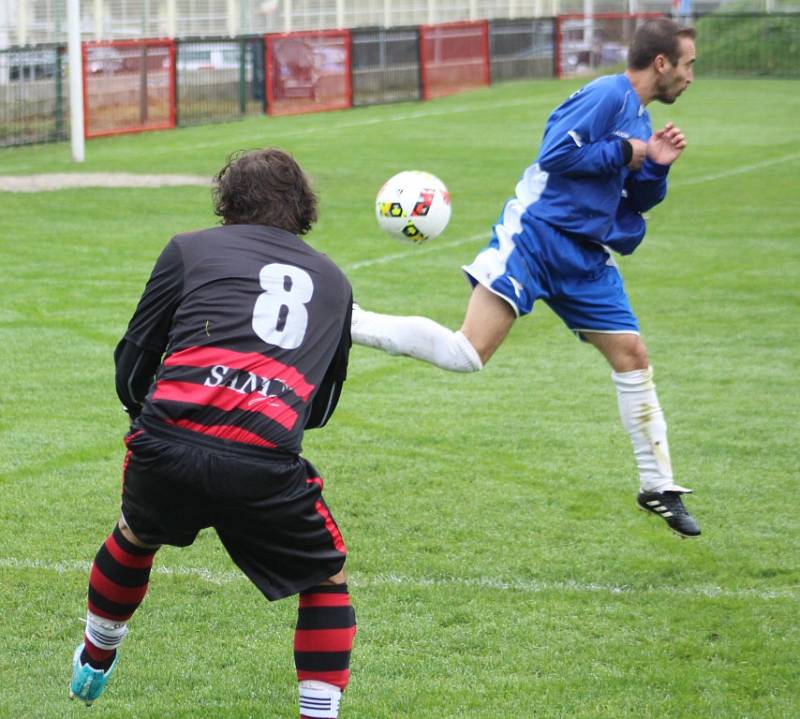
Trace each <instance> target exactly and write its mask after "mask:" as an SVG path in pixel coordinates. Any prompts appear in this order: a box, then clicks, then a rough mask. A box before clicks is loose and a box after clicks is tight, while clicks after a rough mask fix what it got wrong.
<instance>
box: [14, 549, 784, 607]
mask: <svg viewBox="0 0 800 719" xmlns="http://www.w3.org/2000/svg"><path fill="white" fill-rule="evenodd" d="M90 567H91V563H90V562H79V561H74V560H65V561H56V562H54V561H45V560H41V559H17V558H15V557H4V558H0V569H25V570H32V571H43V572H55V573H57V574H72V573H76V574H88V572H89V569H90ZM153 573H154V574H162V575H166V576H171V577H196V578H197V579H200V580H201V581H203V582H207V583H208V584H219V585H222V584H231V583H234V582H246V581H249V580H248V579H247V578H246V577H245V576H244V575H243V574H241V573H240V572H225V571H213V570H211V569H205V568H203V567H167V566H160V565H158V564H156V566H154V567H153ZM348 583H350V584H351V585H353V586H356V587H383V586H388V585H403V586H405V587H413V588H415V589H421V588H425V587H470V588H473V589H491V590H493V591H510V592H521V593H523V594H541V593H543V592H564V593H576V594H587V593H591V594H612V595H614V594H616V595H625V594H629V595H639V594H662V595H680V596H687V597H709V598H714V597H722V598H728V599H759V600H770V599H793V600H796V599H800V587H798V586H792V587H780V588H777V589H726V588H725V587H714V586H705V587H703V586H682V587H676V586H655V585H650V586H645V587H635V586H630V585H625V584H622V585H614V584H598V583H594V582H592V583H581V582H570V581H567V582H548V581H539V580H535V579H529V580H517V579H515V580H504V579H499V578H497V577H407V576H402V575H398V574H376V575H372V576H366V575H359V574H354V575H349V576H348Z"/></svg>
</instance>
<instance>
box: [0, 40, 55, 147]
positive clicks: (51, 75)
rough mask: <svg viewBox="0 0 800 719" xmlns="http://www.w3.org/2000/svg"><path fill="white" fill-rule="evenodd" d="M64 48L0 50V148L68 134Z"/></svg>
mask: <svg viewBox="0 0 800 719" xmlns="http://www.w3.org/2000/svg"><path fill="white" fill-rule="evenodd" d="M68 69H69V68H68V64H67V55H66V52H65V48H64V47H62V46H58V45H40V46H39V47H36V48H17V49H13V48H12V49H9V50H0V147H3V146H9V145H22V144H30V143H38V142H52V141H55V140H65V139H66V138H67V137H69V87H68V84H69V83H67V81H66V78H67V72H68Z"/></svg>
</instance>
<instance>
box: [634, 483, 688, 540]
mask: <svg viewBox="0 0 800 719" xmlns="http://www.w3.org/2000/svg"><path fill="white" fill-rule="evenodd" d="M682 494H685V493H684V492H673V491H666V492H639V496H638V497H636V503H637V504H638V505H639V509H643V510H644V511H645V512H652V513H653V514H655V515H656V516H658V517H661V518H662V519H663V520H664V521H665V522H666V523H667V525H668V526H669V528H670V529H671V530H672V531H673V532H675V533H676V534H679V535H680V536H681V537H698V536H700V525H699V524H698V523H697V520H695V518H694V517H693V516H692V515H691V514H689V512H687V511H686V507H684V506H683V500H681V495H682Z"/></svg>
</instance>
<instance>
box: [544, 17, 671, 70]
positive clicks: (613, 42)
mask: <svg viewBox="0 0 800 719" xmlns="http://www.w3.org/2000/svg"><path fill="white" fill-rule="evenodd" d="M657 17H664V15H663V13H636V14H628V13H613V12H607V13H598V14H595V15H581V14H574V15H559V16H558V17H557V18H556V32H555V36H556V43H555V44H556V76H557V77H578V76H581V75H597V74H600V73H604V72H613V71H616V70H618V69H621V68H623V67H624V66H625V63H626V61H627V57H628V45H629V44H630V42H631V39H632V38H633V33H634V31H635V30H636V28H637V27H638V25H639V23H641V22H643V21H644V20H651V19H653V18H657Z"/></svg>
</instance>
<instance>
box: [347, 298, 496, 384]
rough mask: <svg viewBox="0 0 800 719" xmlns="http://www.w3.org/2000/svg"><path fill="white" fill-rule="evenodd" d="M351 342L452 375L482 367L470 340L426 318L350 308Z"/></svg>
mask: <svg viewBox="0 0 800 719" xmlns="http://www.w3.org/2000/svg"><path fill="white" fill-rule="evenodd" d="M350 333H351V335H352V337H353V342H355V343H356V344H359V345H364V346H365V347H374V348H375V349H379V350H383V351H384V352H388V353H389V354H391V355H406V356H407V357H414V358H415V359H418V360H423V361H425V362H430V363H431V364H433V365H436V366H437V367H441V368H442V369H446V370H450V371H451V372H476V371H477V370H479V369H481V368H482V367H483V363H482V362H481V358H480V357H479V356H478V353H477V352H476V351H475V348H474V347H473V346H472V344H470V341H469V340H468V339H467V338H466V337H465V336H464V335H463V334H462V333H461V332H460V331H459V332H453V331H451V330H449V329H447V328H446V327H442V325H440V324H438V323H437V322H434V321H433V320H429V319H428V318H427V317H398V316H395V315H382V314H379V313H377V312H368V311H367V310H363V309H361V308H360V307H358V306H357V305H354V306H353V321H352V324H351V326H350Z"/></svg>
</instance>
